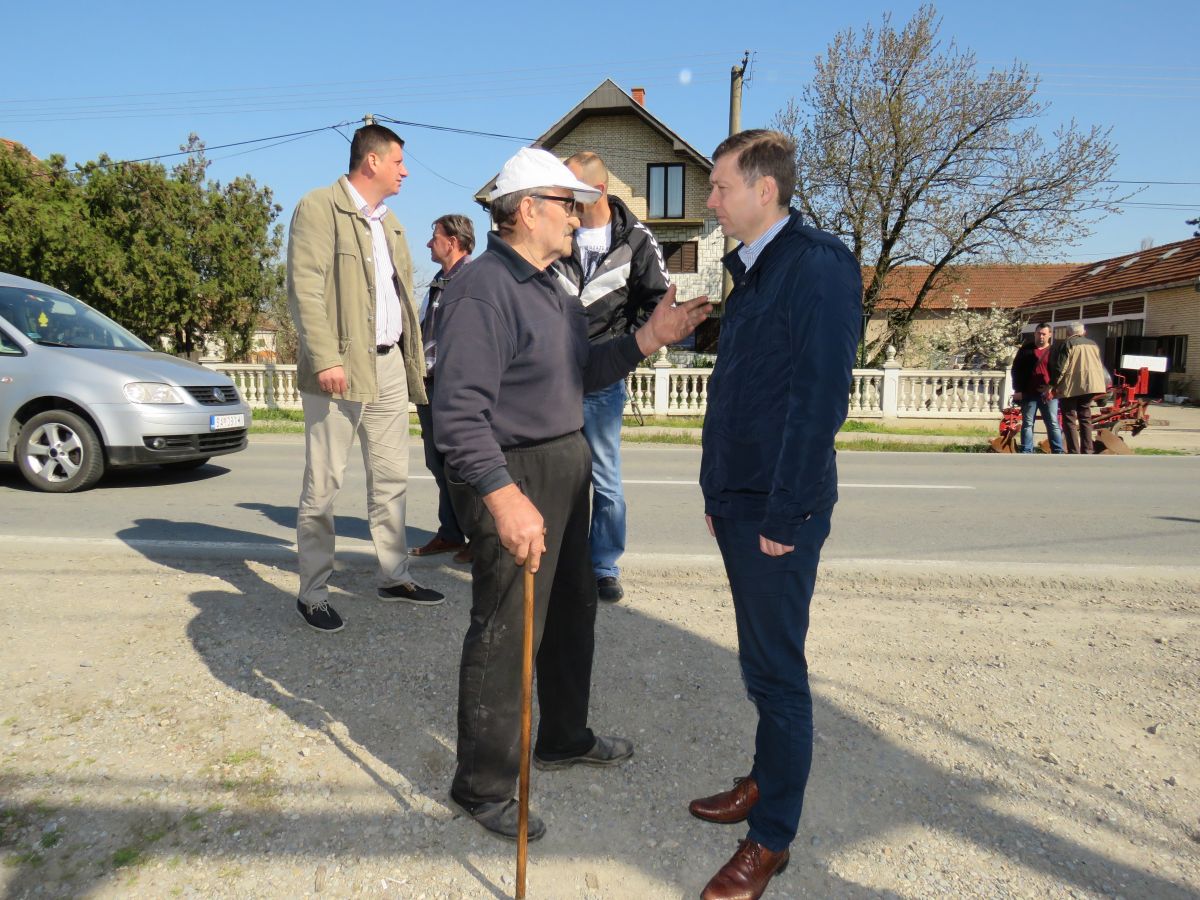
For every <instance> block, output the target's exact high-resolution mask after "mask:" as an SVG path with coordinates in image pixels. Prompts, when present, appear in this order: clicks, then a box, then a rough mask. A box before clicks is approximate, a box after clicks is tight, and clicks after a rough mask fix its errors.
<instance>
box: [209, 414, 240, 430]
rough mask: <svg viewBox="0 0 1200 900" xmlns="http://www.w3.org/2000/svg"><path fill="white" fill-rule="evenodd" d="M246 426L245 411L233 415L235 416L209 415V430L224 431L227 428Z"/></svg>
mask: <svg viewBox="0 0 1200 900" xmlns="http://www.w3.org/2000/svg"><path fill="white" fill-rule="evenodd" d="M245 427H246V415H245V413H238V414H237V415H233V416H209V417H208V430H209V431H222V430H224V429H226V428H245Z"/></svg>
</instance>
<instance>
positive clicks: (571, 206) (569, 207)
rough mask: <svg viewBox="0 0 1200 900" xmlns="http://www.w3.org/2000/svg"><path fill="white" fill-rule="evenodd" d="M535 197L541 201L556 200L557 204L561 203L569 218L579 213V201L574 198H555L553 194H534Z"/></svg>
mask: <svg viewBox="0 0 1200 900" xmlns="http://www.w3.org/2000/svg"><path fill="white" fill-rule="evenodd" d="M533 196H535V197H537V198H538V199H539V200H554V201H555V202H556V203H561V204H562V205H563V209H565V210H566V211H567V215H568V216H573V215H575V213H576V212H578V211H579V201H578V200H576V199H575V198H574V197H555V196H554V195H553V194H534V195H533Z"/></svg>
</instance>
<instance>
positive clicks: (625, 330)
mask: <svg viewBox="0 0 1200 900" xmlns="http://www.w3.org/2000/svg"><path fill="white" fill-rule="evenodd" d="M608 205H609V208H610V209H611V210H612V242H611V244H610V245H609V249H608V253H606V254H605V255H604V256H603V257H602V258H601V260H600V262H598V263H597V264H596V268H595V270H594V271H593V272H592V277H591V278H589V279H587V281H586V282H585V281H584V278H583V263H582V261H581V259H580V255H579V245H578V243H575V242H572V248H571V249H572V253H571V255H570V256H569V257H564V258H563V259H560V260H559V261H558V262H556V263H555V264H554V269H555V274H556V275H557V276H558V278H559V281H561V282H563V283H564V285H565V286H566V287H567V289H568V290H569V291H571V293H573V294H578V295H579V299H580V301H581V302H582V303H583V307H584V310H585V311H586V312H587V317H588V340H590V341H591V342H592V343H593V344H599V343H603V342H604V341H610V340H612V339H613V338H616V337H620V336H621V335H624V334H629V333H630V332H631V331H634V330H636V329H637V328H639V327H640V326H641V325H643V324H645V322H646V320H647V319H648V318H650V314H651V313H652V312H654V307H655V305H656V304H657V303H658V301H659V300H660V299H662V295H663V294H665V293H666V292H667V286H668V285H669V284H670V277H669V276H668V275H667V266H666V261H665V260H664V259H663V252H662V247H660V246H659V245H658V241H656V240H655V239H654V235H653V234H652V233H651V232H650V229H649V228H647V227H646V226H645V225H643V224H642V223H641V222H639V221H638V218H637V216H635V215H634V214H633V213H631V212H630V211H629V207H628V206H626V205H625V204H624V203H623V202H622V201H620V200H618V199H617V198H616V197H609V198H608Z"/></svg>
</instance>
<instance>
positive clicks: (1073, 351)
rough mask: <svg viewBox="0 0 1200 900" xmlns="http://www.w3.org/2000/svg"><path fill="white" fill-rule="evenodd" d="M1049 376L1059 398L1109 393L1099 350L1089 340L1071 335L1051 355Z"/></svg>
mask: <svg viewBox="0 0 1200 900" xmlns="http://www.w3.org/2000/svg"><path fill="white" fill-rule="evenodd" d="M1050 377H1051V381H1052V382H1053V384H1054V393H1055V395H1056V396H1058V397H1084V396H1087V395H1089V394H1090V395H1093V396H1094V395H1096V394H1103V393H1104V392H1105V391H1107V390H1108V386H1107V385H1106V384H1105V378H1104V363H1102V362H1101V361H1100V347H1099V345H1098V344H1097V343H1096V342H1095V341H1093V340H1092V339H1091V338H1087V337H1084V336H1083V335H1073V336H1071V337H1069V338H1067V339H1066V340H1065V341H1063V342H1062V343H1061V344H1056V345H1055V347H1054V350H1053V351H1051V354H1050Z"/></svg>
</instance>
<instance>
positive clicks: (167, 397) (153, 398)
mask: <svg viewBox="0 0 1200 900" xmlns="http://www.w3.org/2000/svg"><path fill="white" fill-rule="evenodd" d="M125 399H126V400H128V401H129V402H130V403H182V402H183V399H182V398H181V397H180V396H179V395H178V394H177V393H175V388H173V387H171V386H170V385H169V384H159V383H158V382H157V381H131V382H130V383H129V384H127V385H125Z"/></svg>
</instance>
